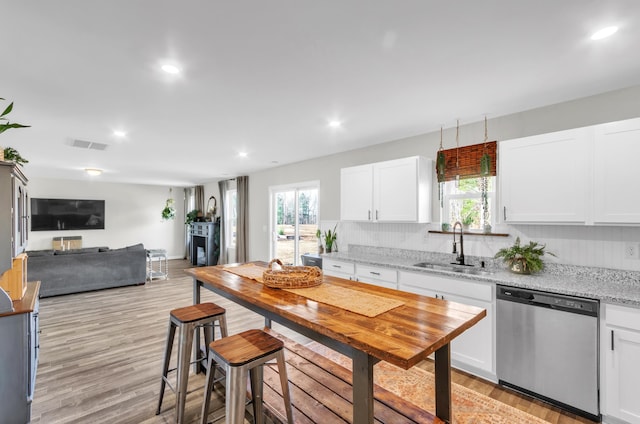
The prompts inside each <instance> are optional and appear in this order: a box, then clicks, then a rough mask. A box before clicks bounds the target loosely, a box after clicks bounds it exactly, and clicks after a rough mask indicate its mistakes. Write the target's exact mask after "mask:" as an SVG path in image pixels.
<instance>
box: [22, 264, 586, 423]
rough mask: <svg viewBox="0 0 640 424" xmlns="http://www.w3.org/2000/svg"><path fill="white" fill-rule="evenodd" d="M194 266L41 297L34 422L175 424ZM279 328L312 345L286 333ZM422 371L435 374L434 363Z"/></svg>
mask: <svg viewBox="0 0 640 424" xmlns="http://www.w3.org/2000/svg"><path fill="white" fill-rule="evenodd" d="M188 266H189V265H188V262H186V261H180V260H174V261H169V277H170V278H169V280H166V281H165V280H155V281H153V282H150V283H147V284H146V285H144V286H134V287H123V288H117V289H109V290H102V291H97V292H90V293H80V294H73V295H67V296H59V297H53V298H45V299H41V303H40V328H41V331H42V333H41V338H40V363H39V366H38V371H37V378H36V392H35V396H34V400H33V408H32V422H33V423H42V424H53V423H109V424H111V423H170V422H173V417H174V405H175V397H174V396H173V393H172V392H171V391H170V390H167V391H166V393H165V397H164V402H163V407H162V413H161V414H160V415H158V416H156V415H155V410H156V406H157V401H158V393H159V386H160V379H159V373H160V370H161V361H162V354H163V349H164V341H165V337H166V328H167V325H168V316H169V311H170V310H171V309H173V308H176V307H180V306H185V305H189V304H191V302H192V297H191V296H192V290H191V288H192V287H191V285H192V284H191V278H189V277H186V276H185V274H184V273H183V272H182V269H184V268H185V267H188ZM202 301H203V302H204V301H212V302H215V303H217V304H219V305H221V306H223V307H224V308H226V309H227V320H228V325H229V330H230V333H236V332H239V331H243V330H245V329H249V328H260V327H262V326H263V319H262V317H260V316H259V315H256V314H254V313H252V312H250V311H248V310H246V309H244V308H242V307H240V306H238V305H236V304H233V303H232V302H229V301H228V300H226V299H224V298H221V297H219V296H216V295H214V294H212V293H210V292H208V291H206V290H205V291H203V294H202ZM274 329H275V330H276V331H278V332H282V333H283V334H285V335H287V336H288V337H291V338H293V339H295V340H296V341H298V342H301V343H304V342H305V341H306V339H305V338H304V337H302V336H300V335H297V334H295V333H293V332H291V331H289V330H288V329H286V328H283V327H279V326H274ZM174 361H175V349H174ZM420 366H422V367H423V368H425V369H429V368H430V367H432V364H431V363H429V362H427V361H425V362H423V363H422V364H421V365H420ZM452 378H453V381H454V382H456V383H458V384H461V385H464V386H466V387H468V388H471V389H473V390H476V391H477V392H480V393H482V394H484V395H487V396H489V397H491V398H494V399H497V400H499V401H502V402H505V403H507V404H509V405H512V406H514V407H516V408H519V409H521V410H523V411H526V412H528V413H530V414H532V415H535V416H538V417H540V418H543V419H545V420H547V421H549V422H551V423H555V424H575V423H582V424H584V423H592V421H589V420H586V419H583V418H579V417H574V416H572V415H570V414H567V413H564V412H561V411H560V410H559V409H557V408H554V407H550V406H548V405H546V404H544V403H542V402H540V401H536V400H532V399H530V398H528V397H526V396H522V395H520V394H517V393H514V392H512V391H509V390H505V389H503V388H501V387H499V386H497V385H495V384H492V383H488V382H486V381H484V380H481V379H478V378H476V377H473V376H470V375H468V374H465V373H461V372H454V373H453V377H452ZM203 380H204V377H203V376H202V375H191V376H190V379H189V388H190V390H193V393H191V394H189V396H188V397H187V411H186V422H198V420H199V416H200V407H201V404H202V396H203V393H202V387H203ZM212 415H214V416H216V414H215V413H214V414H212ZM216 422H223V421H222V420H220V421H216ZM319 424H324V423H319Z"/></svg>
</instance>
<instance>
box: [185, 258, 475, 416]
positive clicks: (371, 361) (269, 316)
mask: <svg viewBox="0 0 640 424" xmlns="http://www.w3.org/2000/svg"><path fill="white" fill-rule="evenodd" d="M266 266H267V264H266V263H264V262H253V263H248V264H236V265H233V266H230V265H224V266H223V265H218V266H212V267H201V268H192V269H189V270H187V273H189V274H191V276H192V277H193V282H194V291H193V296H194V299H193V300H194V303H200V290H201V289H202V288H205V289H208V290H211V291H213V292H215V293H217V294H219V295H221V296H223V297H226V298H228V299H230V300H232V301H234V302H236V303H238V304H240V305H242V306H244V307H246V308H248V309H250V310H253V311H255V312H257V313H259V314H261V315H262V316H264V317H265V325H266V326H267V327H270V325H271V322H272V321H275V322H277V323H279V324H281V325H284V326H286V327H288V328H291V329H292V330H294V331H296V332H298V333H300V334H303V335H305V336H306V337H309V338H311V339H313V340H315V341H317V342H319V343H322V344H324V345H326V346H328V347H329V348H331V349H334V350H336V351H338V352H340V353H342V354H344V355H346V356H348V357H350V358H351V360H352V362H353V384H352V387H353V421H352V422H353V423H355V424H364V423H373V422H374V412H373V404H374V398H373V392H374V383H373V366H374V365H375V364H376V363H377V362H379V361H386V362H389V363H391V364H393V365H396V366H398V367H401V368H403V369H409V368H411V367H413V366H414V365H416V364H417V363H419V362H420V361H422V360H424V359H426V358H427V357H428V356H429V355H430V354H432V353H435V386H436V387H435V390H436V410H435V415H436V416H437V418H436V419H435V421H434V422H440V420H442V422H447V423H448V422H451V416H452V415H451V408H452V405H451V357H450V342H451V341H452V340H453V339H454V338H456V337H457V336H459V335H460V334H462V333H463V332H464V331H465V330H467V329H468V328H470V327H472V326H473V325H475V324H476V323H477V322H478V321H480V320H481V319H482V318H484V317H485V315H486V311H485V310H484V309H482V308H478V307H474V306H469V305H463V304H460V303H455V302H449V301H446V300H442V299H434V298H431V297H426V296H420V295H416V294H412V293H407V292H402V291H398V290H393V289H387V288H383V287H378V286H373V285H369V284H365V283H359V282H356V281H351V280H345V279H342V278H337V277H330V276H326V275H325V276H323V280H322V284H320V285H319V286H317V287H312V288H309V289H295V290H289V289H277V288H270V287H267V286H265V285H263V284H262V283H261V282H260V281H259V280H260V272H259V269H260V268H264V269H266ZM244 270H246V271H247V272H244ZM256 271H258V272H256ZM306 290H308V292H305V291H306ZM197 351H199V348H198V349H197V350H196V352H197ZM291 380H292V382H294V383H295V380H294V377H291ZM294 403H295V399H294ZM453 407H455V405H454V406H453Z"/></svg>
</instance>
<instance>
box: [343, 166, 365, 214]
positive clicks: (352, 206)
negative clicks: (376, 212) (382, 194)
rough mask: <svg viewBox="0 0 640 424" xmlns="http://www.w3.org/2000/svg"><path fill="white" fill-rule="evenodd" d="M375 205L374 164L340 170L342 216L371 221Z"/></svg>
mask: <svg viewBox="0 0 640 424" xmlns="http://www.w3.org/2000/svg"><path fill="white" fill-rule="evenodd" d="M372 205H373V165H371V164H369V165H361V166H353V167H351V168H342V169H341V170H340V218H341V219H342V220H343V221H370V220H371V208H372Z"/></svg>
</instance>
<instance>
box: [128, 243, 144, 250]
mask: <svg viewBox="0 0 640 424" xmlns="http://www.w3.org/2000/svg"><path fill="white" fill-rule="evenodd" d="M125 249H127V250H144V244H142V243H138V244H134V245H133V246H127V247H125Z"/></svg>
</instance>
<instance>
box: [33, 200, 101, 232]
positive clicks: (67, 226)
mask: <svg viewBox="0 0 640 424" xmlns="http://www.w3.org/2000/svg"><path fill="white" fill-rule="evenodd" d="M58 230H60V231H62V230H104V200H76V199H36V198H32V199H31V231H58Z"/></svg>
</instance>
